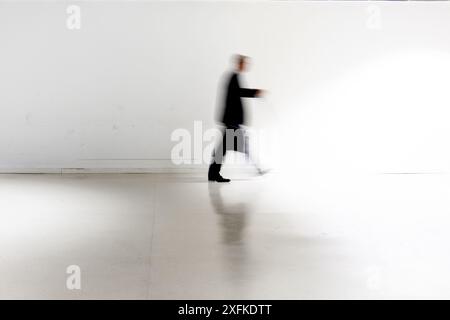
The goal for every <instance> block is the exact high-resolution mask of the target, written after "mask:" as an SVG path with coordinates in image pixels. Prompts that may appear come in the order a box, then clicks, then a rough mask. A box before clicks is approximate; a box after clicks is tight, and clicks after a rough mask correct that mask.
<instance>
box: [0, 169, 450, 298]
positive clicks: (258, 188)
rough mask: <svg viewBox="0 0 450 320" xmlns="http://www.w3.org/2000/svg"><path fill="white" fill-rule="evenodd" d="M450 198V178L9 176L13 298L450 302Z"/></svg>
mask: <svg viewBox="0 0 450 320" xmlns="http://www.w3.org/2000/svg"><path fill="white" fill-rule="evenodd" d="M449 193H450V176H447V175H381V174H378V175H377V174H373V175H366V176H361V175H360V176H355V177H352V176H340V177H339V176H328V175H322V176H319V175H313V174H310V175H302V176H297V177H287V176H286V177H285V176H283V175H282V174H272V175H268V176H266V177H262V178H261V177H248V178H242V179H237V180H234V181H233V182H232V183H231V184H217V183H208V182H207V181H206V179H205V177H203V176H200V175H198V176H196V175H187V174H184V175H182V174H178V175H175V174H139V175H136V174H131V175H127V174H86V175H83V174H67V175H0V198H1V199H2V201H1V202H0V277H1V280H0V298H1V299H15V298H25V299H29V298H42V299H47V298H60V299H78V298H84V299H91V298H105V299H108V298H136V299H195V298H199V299H201V298H206V299H219V298H224V299H228V298H230V299H231V298H232V299H302V298H309V299H312V298H363V299H364V298H450V276H449V274H448V270H449V268H450V258H449V255H448V254H447V252H448V246H449V243H450V233H449V232H448V230H449V227H450V218H449V213H450V194H449ZM71 265H75V266H79V267H80V270H81V276H80V283H81V289H80V290H69V289H68V288H67V286H66V282H67V279H68V278H69V277H70V276H71V275H70V274H68V273H67V268H68V266H71Z"/></svg>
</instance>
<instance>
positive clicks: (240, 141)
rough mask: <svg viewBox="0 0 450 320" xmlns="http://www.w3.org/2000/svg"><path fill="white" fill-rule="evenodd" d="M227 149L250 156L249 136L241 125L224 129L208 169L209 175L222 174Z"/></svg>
mask: <svg viewBox="0 0 450 320" xmlns="http://www.w3.org/2000/svg"><path fill="white" fill-rule="evenodd" d="M227 150H232V151H237V152H242V153H245V154H246V156H247V157H248V156H249V151H248V137H247V136H246V134H245V130H244V129H242V128H241V127H239V126H227V127H226V128H225V129H224V130H223V132H222V139H221V140H220V142H219V144H218V145H217V147H216V149H215V150H214V151H213V154H212V161H211V164H210V166H209V171H208V176H209V177H216V176H218V175H219V174H220V169H221V168H222V163H223V161H224V159H225V155H226V153H227Z"/></svg>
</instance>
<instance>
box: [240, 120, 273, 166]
mask: <svg viewBox="0 0 450 320" xmlns="http://www.w3.org/2000/svg"><path fill="white" fill-rule="evenodd" d="M241 130H242V131H243V143H244V150H243V151H244V154H245V158H246V160H247V161H248V162H250V163H251V164H252V165H253V166H254V167H255V169H256V171H257V172H258V174H259V175H264V174H266V173H268V172H269V170H263V169H262V168H261V166H260V164H259V159H258V157H255V156H254V153H252V152H251V151H250V142H249V141H250V134H249V132H248V131H247V130H245V129H241Z"/></svg>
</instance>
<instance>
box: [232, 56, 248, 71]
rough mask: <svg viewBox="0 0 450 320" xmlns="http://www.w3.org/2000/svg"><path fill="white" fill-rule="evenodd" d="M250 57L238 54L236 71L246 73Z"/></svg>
mask: <svg viewBox="0 0 450 320" xmlns="http://www.w3.org/2000/svg"><path fill="white" fill-rule="evenodd" d="M248 61H249V57H247V56H244V55H241V54H237V55H236V56H235V63H236V70H237V71H238V72H245V71H247V68H248Z"/></svg>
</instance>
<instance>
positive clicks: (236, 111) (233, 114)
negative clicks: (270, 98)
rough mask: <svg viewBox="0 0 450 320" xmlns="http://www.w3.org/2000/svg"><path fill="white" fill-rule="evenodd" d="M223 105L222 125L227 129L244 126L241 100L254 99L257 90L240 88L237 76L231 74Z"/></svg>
mask: <svg viewBox="0 0 450 320" xmlns="http://www.w3.org/2000/svg"><path fill="white" fill-rule="evenodd" d="M226 90H227V91H226V97H225V105H224V109H223V115H222V119H221V121H222V123H223V124H224V125H225V126H227V127H238V126H239V125H241V124H244V121H245V115H244V108H243V107H242V99H241V98H254V97H255V96H256V94H257V93H258V90H257V89H246V88H241V86H240V85H239V74H237V73H233V74H232V75H231V77H230V81H229V83H228V86H227V89H226Z"/></svg>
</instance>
